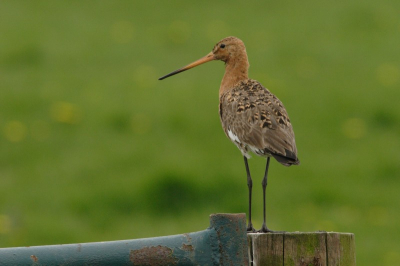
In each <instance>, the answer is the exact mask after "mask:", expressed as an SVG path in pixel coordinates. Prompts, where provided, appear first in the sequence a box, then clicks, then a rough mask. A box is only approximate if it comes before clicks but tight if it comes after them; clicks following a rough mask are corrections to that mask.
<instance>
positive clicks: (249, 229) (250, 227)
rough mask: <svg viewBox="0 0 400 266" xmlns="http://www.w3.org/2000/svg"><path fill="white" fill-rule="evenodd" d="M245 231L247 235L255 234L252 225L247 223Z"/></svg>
mask: <svg viewBox="0 0 400 266" xmlns="http://www.w3.org/2000/svg"><path fill="white" fill-rule="evenodd" d="M246 231H247V233H255V232H256V229H254V227H253V224H252V223H249V225H248V226H247V229H246Z"/></svg>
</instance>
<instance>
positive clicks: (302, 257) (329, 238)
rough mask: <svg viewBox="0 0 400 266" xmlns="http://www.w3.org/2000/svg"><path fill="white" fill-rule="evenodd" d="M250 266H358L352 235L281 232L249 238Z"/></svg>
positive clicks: (251, 235) (249, 235) (253, 235)
mask: <svg viewBox="0 0 400 266" xmlns="http://www.w3.org/2000/svg"><path fill="white" fill-rule="evenodd" d="M247 238H248V243H249V259H250V263H249V265H253V266H260V265H262V266H268V265H271V266H275V265H279V266H281V265H283V266H292V265H293V266H339V265H340V266H355V265H356V254H355V239H354V234H351V233H335V232H307V233H306V232H279V233H267V234H261V233H252V234H247Z"/></svg>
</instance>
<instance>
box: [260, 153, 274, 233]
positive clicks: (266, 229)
mask: <svg viewBox="0 0 400 266" xmlns="http://www.w3.org/2000/svg"><path fill="white" fill-rule="evenodd" d="M269 159H270V157H268V159H267V166H266V167H265V174H264V178H263V180H262V183H261V184H262V188H263V208H264V210H263V211H264V212H263V214H264V222H263V224H262V227H261V229H260V232H262V233H268V232H273V231H271V230H269V229H268V227H267V224H266V222H265V216H266V215H265V189H266V188H267V183H268V182H267V181H268V168H269Z"/></svg>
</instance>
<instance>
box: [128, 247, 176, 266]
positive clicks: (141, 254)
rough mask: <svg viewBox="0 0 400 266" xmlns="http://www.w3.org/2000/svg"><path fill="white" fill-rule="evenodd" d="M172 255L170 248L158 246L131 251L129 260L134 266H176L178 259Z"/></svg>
mask: <svg viewBox="0 0 400 266" xmlns="http://www.w3.org/2000/svg"><path fill="white" fill-rule="evenodd" d="M173 253H174V251H173V250H172V249H171V248H169V247H165V246H160V245H158V246H156V247H144V248H141V249H136V250H131V251H130V252H129V259H130V261H131V262H132V263H133V264H134V265H151V266H157V265H176V264H177V263H178V259H177V258H176V257H175V256H174V255H173Z"/></svg>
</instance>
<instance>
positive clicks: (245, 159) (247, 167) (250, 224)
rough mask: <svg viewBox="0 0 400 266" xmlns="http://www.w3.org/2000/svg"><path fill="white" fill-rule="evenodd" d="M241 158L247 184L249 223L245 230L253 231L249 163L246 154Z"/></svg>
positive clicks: (251, 183)
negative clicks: (244, 167)
mask: <svg viewBox="0 0 400 266" xmlns="http://www.w3.org/2000/svg"><path fill="white" fill-rule="evenodd" d="M243 158H244V165H245V166H246V172H247V186H248V187H249V224H248V225H247V232H255V231H256V230H255V229H254V227H253V224H252V223H251V190H252V188H253V181H252V180H251V176H250V169H249V164H248V163H247V158H246V156H243Z"/></svg>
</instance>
